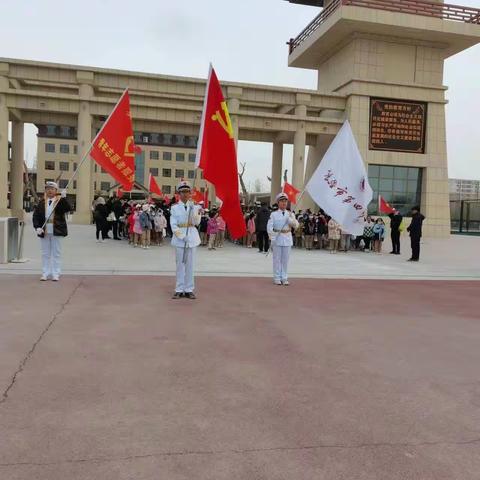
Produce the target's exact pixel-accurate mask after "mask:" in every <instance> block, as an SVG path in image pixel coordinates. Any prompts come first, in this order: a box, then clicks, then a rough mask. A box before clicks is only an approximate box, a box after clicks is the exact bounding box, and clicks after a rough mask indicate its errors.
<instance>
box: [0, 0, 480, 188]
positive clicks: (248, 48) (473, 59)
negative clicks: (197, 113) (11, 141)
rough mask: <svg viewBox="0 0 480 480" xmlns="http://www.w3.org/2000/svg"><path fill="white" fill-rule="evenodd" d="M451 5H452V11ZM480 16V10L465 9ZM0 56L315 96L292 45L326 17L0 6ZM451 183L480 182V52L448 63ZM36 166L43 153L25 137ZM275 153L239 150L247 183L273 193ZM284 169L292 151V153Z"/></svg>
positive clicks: (255, 5) (183, 7) (287, 9)
mask: <svg viewBox="0 0 480 480" xmlns="http://www.w3.org/2000/svg"><path fill="white" fill-rule="evenodd" d="M451 3H452V2H451ZM461 3H462V4H463V5H470V6H477V7H478V6H480V0H461ZM0 7H1V9H0V11H1V15H2V28H1V29H0V56H2V57H11V58H26V59H31V60H42V61H52V62H61V63H72V64H79V65H91V66H97V67H110V68H119V69H128V70H135V71H143V72H152V73H162V74H172V75H185V76H193V77H205V76H206V73H207V69H208V63H209V62H210V61H211V62H213V64H214V66H215V68H216V70H217V73H218V75H219V76H220V78H221V79H223V80H229V81H237V82H250V83H266V84H273V85H284V86H292V87H298V88H316V75H315V72H313V71H308V70H301V69H295V68H289V67H288V66H287V46H286V45H285V42H286V41H287V40H288V39H289V38H290V37H294V36H296V34H298V33H299V32H300V31H301V30H302V29H303V28H304V27H305V26H306V25H307V23H308V22H310V21H311V20H312V19H313V18H314V17H315V15H316V14H317V13H318V11H319V9H316V8H313V7H307V6H298V5H292V4H290V3H288V2H287V1H284V0H240V1H233V0H137V1H135V2H132V1H126V0H95V1H92V0H83V1H82V2H69V1H65V0H62V1H60V0H16V1H14V2H12V1H7V0H0ZM444 83H445V85H447V86H449V88H450V90H449V92H448V99H449V101H450V104H449V106H448V107H447V132H448V154H449V174H450V177H452V178H453V177H459V178H476V179H480V153H479V148H478V145H479V143H478V139H479V137H480V122H479V121H478V115H479V112H480V99H479V98H480V46H476V47H473V48H471V49H469V50H468V51H466V52H463V53H461V54H459V55H457V56H456V57H454V58H452V59H450V60H448V61H447V63H446V70H445V80H444ZM27 132H28V133H27V145H26V149H27V152H28V155H29V157H30V158H29V159H30V160H31V159H33V156H34V154H35V152H36V143H35V135H34V129H33V128H32V127H30V128H28V129H27ZM271 149H272V147H271V145H270V144H261V143H251V142H240V144H239V160H240V161H246V162H247V172H246V175H247V176H248V179H247V180H248V181H249V182H253V181H254V180H255V179H257V178H260V179H262V182H264V185H265V186H266V185H267V180H266V175H269V170H270V158H271ZM285 160H286V162H285V163H286V166H285V168H289V169H290V166H291V148H288V147H286V148H285Z"/></svg>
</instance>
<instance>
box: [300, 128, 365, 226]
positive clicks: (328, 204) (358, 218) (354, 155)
mask: <svg viewBox="0 0 480 480" xmlns="http://www.w3.org/2000/svg"><path fill="white" fill-rule="evenodd" d="M305 189H306V191H307V192H308V193H309V194H310V196H311V197H312V199H313V200H314V201H315V203H317V205H319V207H320V208H322V209H323V210H324V211H325V212H326V213H327V214H328V215H330V216H331V217H332V218H333V219H334V220H335V221H336V222H337V223H339V224H340V225H341V226H342V228H343V230H344V231H345V232H348V233H350V234H352V235H363V227H364V225H365V219H366V217H367V208H368V204H369V203H370V202H371V200H372V196H373V191H372V188H371V187H370V184H369V183H368V177H367V171H366V169H365V165H364V163H363V160H362V156H361V155H360V151H359V150H358V146H357V142H356V141H355V137H354V135H353V131H352V127H351V126H350V123H349V122H348V120H346V121H345V123H344V124H343V126H342V128H341V129H340V131H339V132H338V134H337V136H336V137H335V138H334V140H333V142H332V144H331V145H330V147H329V148H328V150H327V153H325V156H324V157H323V159H322V161H321V162H320V165H319V166H318V168H317V170H315V173H314V174H313V175H312V177H311V178H310V180H309V181H308V183H307V185H306V187H305Z"/></svg>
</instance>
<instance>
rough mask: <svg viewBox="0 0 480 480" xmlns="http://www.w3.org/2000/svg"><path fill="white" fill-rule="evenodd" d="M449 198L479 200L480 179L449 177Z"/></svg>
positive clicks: (452, 199)
mask: <svg viewBox="0 0 480 480" xmlns="http://www.w3.org/2000/svg"><path fill="white" fill-rule="evenodd" d="M448 185H449V191H450V200H451V201H454V200H480V180H465V179H461V178H451V179H450V180H449V181H448Z"/></svg>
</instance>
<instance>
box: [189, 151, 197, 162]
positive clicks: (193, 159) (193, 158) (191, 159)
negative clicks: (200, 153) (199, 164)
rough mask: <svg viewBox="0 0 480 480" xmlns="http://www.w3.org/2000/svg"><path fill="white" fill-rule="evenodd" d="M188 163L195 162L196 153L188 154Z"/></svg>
mask: <svg viewBox="0 0 480 480" xmlns="http://www.w3.org/2000/svg"><path fill="white" fill-rule="evenodd" d="M188 161H189V162H191V163H194V162H195V154H194V153H189V154H188Z"/></svg>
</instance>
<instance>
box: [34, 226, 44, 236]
mask: <svg viewBox="0 0 480 480" xmlns="http://www.w3.org/2000/svg"><path fill="white" fill-rule="evenodd" d="M35 231H36V232H37V235H43V228H40V227H38V228H37V229H36V230H35Z"/></svg>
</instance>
